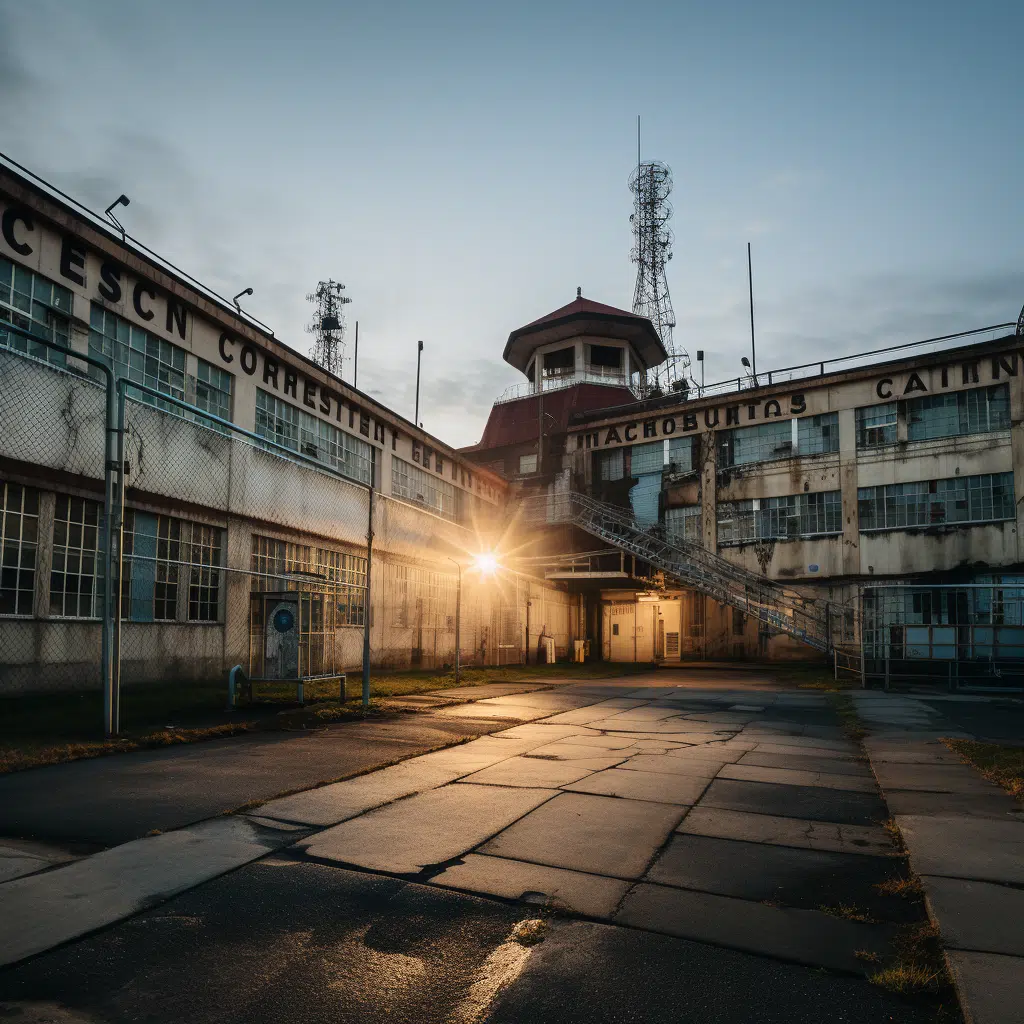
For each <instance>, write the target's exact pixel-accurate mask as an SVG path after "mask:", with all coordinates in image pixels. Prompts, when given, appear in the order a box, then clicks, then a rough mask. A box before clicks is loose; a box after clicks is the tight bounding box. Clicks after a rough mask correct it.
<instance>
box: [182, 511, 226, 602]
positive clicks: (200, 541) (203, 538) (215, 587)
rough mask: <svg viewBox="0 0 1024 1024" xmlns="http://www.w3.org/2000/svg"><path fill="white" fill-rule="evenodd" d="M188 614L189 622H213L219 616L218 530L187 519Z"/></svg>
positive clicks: (219, 550)
mask: <svg viewBox="0 0 1024 1024" xmlns="http://www.w3.org/2000/svg"><path fill="white" fill-rule="evenodd" d="M186 525H187V526H191V528H192V530H191V533H192V535H191V537H190V540H189V547H190V551H189V558H188V560H189V563H190V565H191V568H190V569H189V581H188V617H189V621H190V622H216V621H217V620H218V619H219V618H220V578H221V572H220V568H219V567H220V565H221V531H220V530H219V529H218V528H217V527H216V526H203V525H202V524H201V523H188V524H186Z"/></svg>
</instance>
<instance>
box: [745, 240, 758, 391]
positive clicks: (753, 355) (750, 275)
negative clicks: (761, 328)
mask: <svg viewBox="0 0 1024 1024" xmlns="http://www.w3.org/2000/svg"><path fill="white" fill-rule="evenodd" d="M747 285H748V287H749V289H750V362H751V367H750V368H751V370H752V371H753V374H754V387H757V348H756V347H755V345H754V270H753V266H752V264H751V262H750V243H749V242H747Z"/></svg>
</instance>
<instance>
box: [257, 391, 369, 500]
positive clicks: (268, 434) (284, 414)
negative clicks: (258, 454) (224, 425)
mask: <svg viewBox="0 0 1024 1024" xmlns="http://www.w3.org/2000/svg"><path fill="white" fill-rule="evenodd" d="M256 433H257V434H259V436H260V437H265V438H266V439H267V440H268V441H273V442H274V443H275V444H279V445H280V446H281V447H282V448H288V449H289V450H290V451H293V452H301V453H302V454H303V455H305V456H306V458H309V459H315V460H316V461H317V462H320V463H322V464H323V465H324V466H328V467H330V468H331V469H333V470H335V471H336V472H338V473H341V474H342V475H343V476H347V477H348V478H349V479H350V480H358V481H359V482H360V483H364V484H369V482H370V477H371V473H372V471H373V448H372V446H371V445H369V444H367V443H366V442H365V441H361V440H360V439H359V438H358V437H353V436H352V435H351V434H346V433H345V431H343V430H339V429H338V428H337V427H335V426H333V425H332V424H330V423H328V422H326V420H322V419H319V418H318V417H316V416H310V415H309V413H306V412H302V410H300V409H296V408H295V406H294V405H289V404H288V403H287V402H285V401H282V400H281V399H280V398H277V397H276V396H275V395H271V394H270V393H269V392H267V391H264V390H263V389H262V388H257V389H256Z"/></svg>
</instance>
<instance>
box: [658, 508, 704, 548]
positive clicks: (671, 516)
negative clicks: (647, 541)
mask: <svg viewBox="0 0 1024 1024" xmlns="http://www.w3.org/2000/svg"><path fill="white" fill-rule="evenodd" d="M665 535H666V536H667V537H668V539H669V540H670V541H686V542H687V543H690V544H700V543H701V540H702V538H703V535H704V534H703V528H702V526H701V515H700V505H684V506H683V507H681V508H667V509H665Z"/></svg>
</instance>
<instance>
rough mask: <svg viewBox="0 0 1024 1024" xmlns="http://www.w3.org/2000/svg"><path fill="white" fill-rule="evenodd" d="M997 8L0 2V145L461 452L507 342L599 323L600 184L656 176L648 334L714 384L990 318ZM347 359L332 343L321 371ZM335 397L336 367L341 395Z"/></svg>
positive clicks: (626, 276)
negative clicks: (321, 299) (654, 163)
mask: <svg viewBox="0 0 1024 1024" xmlns="http://www.w3.org/2000/svg"><path fill="white" fill-rule="evenodd" d="M1022 34H1024V4H1021V3H1020V2H1019V0H1013V2H1009V0H1008V2H987V0H978V2H974V3H971V4H967V3H963V2H959V3H952V2H946V0H933V2H931V3H929V4H924V3H922V2H921V0H890V2H885V3H876V2H860V3H856V4H854V3H842V4H840V3H836V2H822V0H819V2H816V3H812V2H807V3H804V2H792V0H774V2H764V0H761V2H758V3H746V2H738V0H736V2H730V0H721V2H718V3H716V4H714V5H712V4H708V3H705V2H682V0H680V2H676V3H665V4H659V3H656V2H652V3H648V4H646V5H634V4H626V3H621V4H615V3H601V2H599V0H598V2H591V3H587V4H584V3H575V2H560V0H549V2H547V3H536V2H532V0H523V2H520V3H517V4H508V5H503V6H498V5H493V4H486V3H458V2H445V0H437V2H434V3H430V4H428V3H405V2H389V0H378V2H376V3H372V4H367V3H365V2H363V3H360V4H352V3H348V2H340V3H332V4H327V3H313V2H307V0H293V2H292V3H289V4H281V3H279V2H277V3H265V2H262V0H252V2H250V3H247V4H244V5H243V4H236V3H223V2H217V0H206V2H203V3H198V2H193V0H176V2H175V3H174V4H163V5H157V4H153V3H138V2H134V3H132V2H126V0H90V2H89V3H88V4H82V3H69V2H63V0H61V2H58V0H34V2H33V3H31V4H25V3H24V2H23V0H19V2H12V0H0V95H2V100H3V102H2V103H0V149H2V150H3V151H4V152H7V153H9V154H10V155H11V156H13V157H14V158H15V159H18V160H19V161H21V162H22V163H25V164H26V165H28V166H29V167H31V168H33V169H35V170H37V171H38V172H40V173H41V174H43V175H44V176H46V177H48V178H50V179H51V180H53V181H54V182H55V183H57V184H59V185H60V186H61V187H63V188H65V189H66V190H68V191H69V192H71V193H72V194H73V195H76V196H77V197H79V198H81V199H82V200H83V201H85V202H87V203H89V204H90V205H93V206H95V207H98V208H100V209H102V208H103V207H104V206H106V205H107V203H108V202H110V201H111V200H112V199H113V198H115V197H116V196H117V195H118V194H119V193H120V192H122V191H124V192H126V193H127V194H128V195H129V196H130V197H131V199H132V205H131V207H130V209H129V210H128V211H126V212H125V223H126V225H127V226H128V228H129V230H130V231H131V232H132V233H133V234H135V235H136V236H137V237H139V238H140V239H141V240H143V241H144V242H146V243H147V244H149V245H151V247H153V248H154V249H156V250H157V251H159V252H161V253H163V254H164V255H166V256H167V257H168V258H170V259H171V260H173V261H174V262H176V263H178V264H179V265H180V266H183V267H184V268H185V269H187V270H189V271H190V272H192V273H193V274H195V276H197V277H199V278H201V279H202V280H204V281H206V282H208V283H209V284H210V285H211V286H213V287H215V288H217V289H218V290H220V291H222V292H224V293H226V294H228V295H232V294H234V293H235V292H237V291H239V290H241V289H242V288H243V287H247V286H251V287H253V288H254V290H255V294H254V296H253V297H252V299H251V300H249V306H248V308H250V309H251V311H252V312H253V313H254V314H255V315H257V316H258V317H260V319H262V320H264V321H266V322H267V323H269V324H271V326H273V327H274V328H275V330H276V332H277V336H278V337H279V338H282V339H283V340H285V341H286V342H288V343H289V344H291V345H293V346H294V347H296V348H301V349H303V350H305V349H306V348H307V347H308V345H309V341H310V338H309V336H308V335H306V334H304V333H303V331H302V326H303V324H304V323H305V322H306V321H307V320H308V319H309V307H308V305H307V304H306V302H305V298H304V297H305V295H306V293H307V292H309V291H311V290H312V289H313V288H314V287H315V285H316V282H317V280H319V279H320V278H327V277H333V278H335V279H340V280H342V281H344V282H345V283H346V285H347V288H348V294H349V295H350V296H351V297H352V299H353V302H352V304H351V305H350V306H348V307H347V313H348V316H349V319H350V322H351V321H353V320H355V319H357V318H358V319H359V321H360V349H361V352H360V356H361V358H360V370H359V377H360V379H359V383H360V386H361V387H362V388H363V389H365V390H368V391H370V392H371V393H373V394H374V395H375V396H376V397H377V398H379V399H380V400H381V401H383V402H385V403H387V404H389V405H391V406H393V407H394V408H396V409H397V410H399V411H401V412H403V413H405V414H406V415H411V412H412V404H413V382H414V376H415V354H416V340H417V339H418V338H423V339H424V341H425V345H426V348H425V352H424V377H423V397H422V399H421V406H422V416H421V418H422V419H423V421H424V425H425V426H426V427H427V429H429V430H431V431H433V432H434V433H436V434H438V435H439V436H441V437H443V438H444V439H445V440H447V441H449V442H450V443H453V444H468V443H472V442H473V441H475V440H477V438H478V437H479V435H480V432H481V430H482V428H483V424H484V422H485V420H486V416H487V412H488V410H489V408H490V404H491V402H492V400H493V398H494V397H496V395H497V394H498V393H499V392H500V391H501V390H502V389H503V388H504V387H505V386H506V385H508V384H510V383H515V382H516V381H517V380H518V379H519V377H518V375H517V373H516V372H515V371H514V370H512V369H511V368H510V367H507V366H505V365H504V364H503V363H502V362H501V351H502V348H503V346H504V343H505V339H506V338H507V336H508V333H509V331H510V330H512V329H513V328H515V327H517V326H520V325H521V324H523V323H526V322H528V321H530V320H533V319H535V318H536V317H538V316H540V315H542V314H544V313H546V312H548V311H549V310H551V309H553V308H555V307H557V306H559V305H562V304H563V303H565V302H568V301H569V300H570V299H571V298H572V297H573V296H574V295H575V290H576V286H577V285H580V286H582V287H583V291H584V294H585V295H588V296H591V297H593V298H595V299H598V300H600V301H603V302H608V303H611V304H613V305H620V306H623V307H627V308H628V307H629V305H630V303H631V301H632V294H633V284H634V280H635V268H634V267H633V265H632V264H631V263H630V262H629V250H630V245H631V236H630V226H629V214H630V212H631V210H630V195H629V192H628V189H627V181H628V178H629V174H630V172H631V170H632V168H633V165H634V163H635V145H636V143H635V130H636V128H635V123H636V116H637V114H640V115H642V117H643V124H644V157H645V158H646V159H660V160H663V161H665V162H666V163H668V164H669V165H670V167H671V168H672V170H673V174H674V177H675V192H674V194H673V197H672V200H673V205H674V208H675V216H674V218H673V220H672V222H671V226H672V228H673V230H674V232H675V236H676V243H675V257H674V259H673V260H672V262H671V263H670V264H669V285H670V288H671V292H672V298H673V302H674V305H675V309H676V314H677V319H678V327H677V329H676V339H677V342H678V343H679V344H680V345H682V346H683V347H685V348H687V349H688V350H689V351H690V352H691V354H692V353H693V351H694V350H696V349H698V348H702V349H704V350H705V352H706V353H707V375H708V379H709V381H710V380H713V379H716V378H725V377H730V376H735V375H736V373H737V372H738V366H739V358H740V356H741V355H743V354H745V353H746V351H747V347H748V345H749V324H748V320H747V315H748V314H747V305H746V303H747V291H746V289H747V283H746V243H747V241H751V242H752V243H753V249H754V278H755V305H756V310H757V326H758V365H759V369H766V368H769V367H771V366H784V365H788V364H791V363H793V362H797V361H802V360H804V359H818V358H822V357H824V356H829V355H837V356H838V355H845V354H848V353H850V352H856V351H863V350H867V349H872V348H878V347H881V346H883V345H886V344H896V343H900V342H905V341H912V340H915V339H917V338H922V337H927V336H929V335H934V334H942V333H949V332H952V331H955V330H963V329H969V328H974V327H980V326H985V325H987V324H992V323H998V322H1003V321H1008V320H1015V319H1016V316H1017V313H1018V312H1019V310H1020V306H1021V303H1022V302H1024V205H1022V203H1021V201H1020V198H1021V196H1020V193H1021V184H1020V183H1021V180H1022V175H1021V172H1020V168H1021V166H1022V163H1024V161H1022V157H1024V142H1022V132H1021V125H1022V124H1024V117H1022V113H1024V111H1022V107H1024V89H1022V87H1021V83H1020V77H1019V73H1018V72H1017V71H1016V69H1015V64H1016V58H1015V53H1016V50H1017V41H1018V40H1019V39H1020V38H1021V36H1022ZM350 351H351V349H350ZM349 375H350V371H348V372H347V373H346V376H349Z"/></svg>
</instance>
